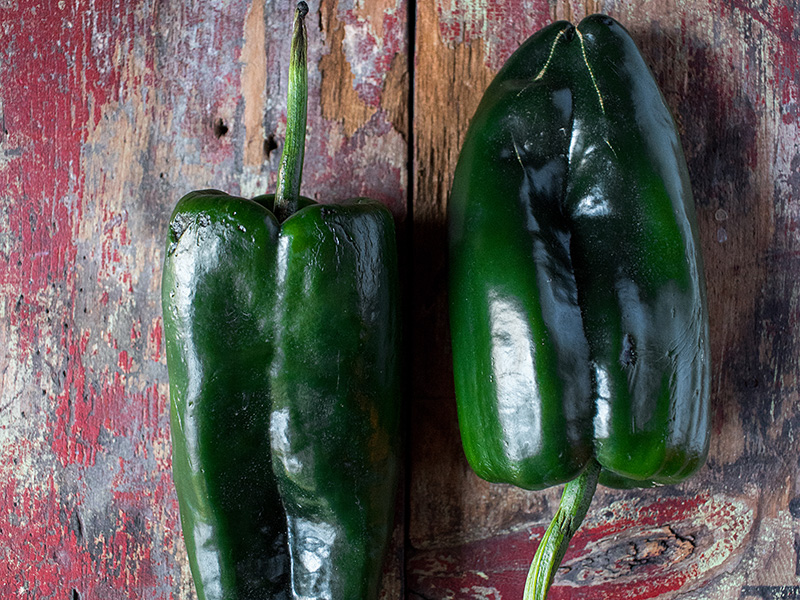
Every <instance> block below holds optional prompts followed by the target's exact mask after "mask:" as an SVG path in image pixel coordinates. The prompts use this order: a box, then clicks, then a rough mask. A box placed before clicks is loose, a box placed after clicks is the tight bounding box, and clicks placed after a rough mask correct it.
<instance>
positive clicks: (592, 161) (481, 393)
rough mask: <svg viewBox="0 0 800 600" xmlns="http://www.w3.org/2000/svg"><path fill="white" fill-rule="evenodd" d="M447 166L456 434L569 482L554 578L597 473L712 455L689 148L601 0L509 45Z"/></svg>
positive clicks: (498, 463) (531, 474)
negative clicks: (593, 11)
mask: <svg viewBox="0 0 800 600" xmlns="http://www.w3.org/2000/svg"><path fill="white" fill-rule="evenodd" d="M454 177H455V178H454V183H453V188H452V196H451V199H450V202H449V205H448V211H449V244H450V262H449V269H450V275H449V277H450V282H449V285H450V315H451V316H450V320H451V331H452V343H453V362H454V376H455V390H456V398H457V403H458V418H459V427H460V430H461V436H462V442H463V446H464V451H465V454H466V456H467V459H468V461H469V463H470V465H471V466H472V468H473V469H474V470H475V472H476V473H477V474H478V475H479V476H481V477H483V478H484V479H487V480H488V481H491V482H503V483H510V484H514V485H516V486H519V487H522V488H526V489H532V490H536V489H542V488H546V487H549V486H552V485H556V484H560V483H565V482H570V483H568V484H567V486H566V488H565V491H564V496H563V498H562V503H561V506H560V508H559V511H558V512H557V514H556V518H555V519H554V521H553V524H552V525H551V526H550V529H548V531H547V533H546V534H545V538H544V541H543V542H542V543H541V544H540V545H539V549H538V551H537V555H536V557H535V558H534V561H533V565H532V568H531V572H530V574H529V579H528V585H527V586H526V598H531V597H536V598H544V596H545V595H546V593H547V589H548V587H549V585H550V583H551V581H552V576H553V573H554V572H555V569H556V568H557V566H558V564H559V563H560V561H561V559H562V558H563V553H564V551H565V550H566V547H567V544H568V543H569V539H570V537H571V536H572V535H573V534H574V532H575V530H576V529H577V528H578V526H579V524H580V521H581V520H582V519H583V517H584V515H585V513H586V510H587V508H588V505H589V503H590V502H591V498H592V495H593V493H594V490H595V486H596V485H597V482H598V478H599V481H600V483H603V484H605V485H609V486H612V487H645V486H653V485H660V484H671V483H676V482H679V481H681V480H683V479H684V478H685V477H687V476H688V475H690V474H691V473H693V472H694V471H696V470H697V469H698V468H699V467H700V466H701V465H702V464H703V463H704V462H705V458H706V455H707V452H708V443H709V371H710V367H709V347H708V316H707V315H708V311H707V304H706V292H705V282H704V276H703V267H702V262H701V256H700V247H699V242H698V232H697V223H696V216H695V210H694V204H693V200H692V193H691V189H690V185H689V177H688V173H687V168H686V162H685V159H684V156H683V152H682V149H681V144H680V140H679V138H678V134H677V131H676V127H675V123H674V121H673V118H672V116H671V114H670V111H669V109H668V108H667V106H666V104H665V102H664V99H663V97H662V95H661V93H660V92H659V89H658V86H657V84H656V82H655V80H654V78H653V76H652V74H651V73H650V70H649V69H648V67H647V65H646V64H645V61H644V60H643V58H642V56H641V55H640V53H639V51H638V50H637V48H636V45H635V44H634V42H633V40H632V39H631V37H630V35H629V34H628V33H627V31H626V30H625V29H624V28H623V27H622V26H621V25H620V24H619V23H617V22H616V21H614V20H613V19H611V18H610V17H607V16H603V15H594V16H591V17H588V18H586V19H584V20H583V21H582V22H581V23H580V25H579V26H578V27H574V26H573V25H571V24H570V23H567V22H557V23H554V24H552V25H550V26H548V27H545V28H544V29H542V30H541V31H539V32H538V33H536V34H534V35H533V36H532V37H531V38H529V39H528V40H527V41H526V42H525V43H524V44H523V45H522V46H521V47H520V48H519V49H518V50H517V51H516V52H515V53H514V54H513V55H512V56H511V57H510V58H509V59H508V61H507V62H506V64H505V65H504V66H503V68H502V69H501V70H500V72H499V73H498V74H497V76H496V77H495V79H494V81H493V82H492V83H491V85H490V86H489V88H488V89H487V90H486V93H485V95H484V97H483V99H482V101H481V103H480V105H479V107H478V109H477V111H476V113H475V116H474V118H473V120H472V122H471V123H470V127H469V130H468V132H467V135H466V140H465V142H464V146H463V149H462V151H461V154H460V157H459V162H458V166H457V168H456V172H455V176H454Z"/></svg>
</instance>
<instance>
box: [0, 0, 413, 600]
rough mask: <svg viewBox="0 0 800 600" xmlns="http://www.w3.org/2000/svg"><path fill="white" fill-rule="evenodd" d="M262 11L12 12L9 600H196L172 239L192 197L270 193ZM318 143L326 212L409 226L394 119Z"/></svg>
mask: <svg viewBox="0 0 800 600" xmlns="http://www.w3.org/2000/svg"><path fill="white" fill-rule="evenodd" d="M23 4H24V5H23ZM261 9H263V6H262V7H257V6H255V5H254V6H252V7H251V6H250V3H249V2H245V1H244V0H242V1H237V0H230V1H226V2H223V3H219V2H199V3H195V4H192V5H191V6H189V5H186V6H182V5H181V4H179V3H171V4H167V5H163V4H162V5H158V6H157V7H154V6H153V5H152V4H151V3H146V2H131V3H128V4H125V5H124V6H122V7H120V5H119V3H116V2H112V1H111V0H91V1H87V2H84V1H83V0H81V1H79V2H74V3H60V4H59V8H57V9H56V8H54V9H53V10H50V9H48V10H44V9H43V7H40V6H38V4H36V5H34V3H19V4H17V3H0V31H2V35H3V40H4V44H3V47H2V48H0V125H2V127H0V347H2V348H3V351H2V353H0V487H2V488H3V491H4V492H5V494H3V498H4V500H3V501H2V502H0V548H2V550H0V563H2V566H0V595H2V596H3V597H9V598H11V597H13V598H26V599H27V598H30V599H35V600H47V599H49V598H67V597H69V598H104V599H110V600H117V599H120V600H121V599H124V598H152V599H154V600H162V599H163V600H167V599H170V600H171V599H177V598H185V599H187V600H188V599H189V598H192V597H194V592H193V586H192V583H191V576H190V574H189V569H188V562H187V560H186V555H185V549H184V546H183V542H182V539H181V535H180V526H179V520H178V510H177V502H176V498H175V494H174V488H173V484H172V478H171V472H170V453H171V445H170V440H169V427H168V385H167V376H166V375H167V374H166V365H165V359H164V349H163V343H164V342H163V335H164V332H163V322H162V319H161V314H160V312H161V311H160V301H159V298H160V291H159V288H160V274H161V261H162V258H163V237H162V236H163V232H164V230H165V226H166V221H167V218H168V216H169V213H170V211H171V210H172V207H173V205H174V203H175V202H176V201H177V199H178V198H179V197H180V196H181V195H183V194H184V193H185V192H187V191H189V190H191V189H197V188H203V187H209V186H211V185H213V186H215V187H220V188H223V189H227V190H229V191H231V192H234V193H237V192H238V191H239V190H240V189H241V184H242V182H243V181H245V180H246V178H247V177H248V175H247V173H248V172H249V173H251V174H252V173H256V176H257V177H260V178H262V180H266V179H267V178H268V177H269V175H270V173H271V168H272V167H271V164H270V162H269V160H268V159H267V160H262V158H263V141H264V137H265V126H267V125H269V126H270V129H271V133H275V132H276V129H275V127H274V123H275V121H270V117H271V116H272V115H271V114H270V113H269V106H268V105H269V102H268V100H267V98H265V96H264V93H263V90H264V87H265V85H266V82H267V81H268V80H269V77H270V76H273V74H274V73H276V72H284V71H285V66H286V62H287V61H286V60H285V59H283V58H277V57H276V56H275V53H276V52H277V50H278V45H277V44H276V43H275V40H277V39H281V40H283V39H285V38H286V37H287V36H285V35H283V34H281V36H280V38H279V37H278V35H277V34H276V32H275V31H274V30H272V29H270V30H267V29H266V27H265V26H268V25H270V24H274V22H273V23H271V22H270V19H271V13H270V15H268V14H267V13H266V12H265V11H263V10H261ZM248 11H249V12H248ZM259 11H260V12H259ZM400 16H401V17H402V16H403V15H400ZM371 18H374V17H371ZM286 20H287V21H289V22H290V20H291V11H287V17H286ZM401 21H402V18H401V19H400V20H399V22H400V25H395V26H393V27H395V28H397V27H400V28H402V23H401ZM387 23H388V21H387ZM385 29H386V27H385ZM259 36H260V38H261V39H260V40H259ZM6 41H8V43H6ZM320 48H321V46H320V44H319V43H317V46H316V50H315V52H316V54H312V56H313V57H314V59H315V60H318V56H319V50H320ZM402 51H405V49H404V47H403V48H402ZM268 53H272V56H269V55H268ZM287 56H288V54H287ZM259 61H260V62H259ZM387 70H388V66H387ZM258 77H262V81H263V82H265V85H262V83H261V82H259V81H251V79H257V78H258ZM316 77H317V83H318V80H319V76H318V74H317V76H316ZM243 79H246V80H247V84H248V85H246V86H245V85H243V84H242V80H243ZM375 80H376V81H382V80H381V79H380V77H378V76H377V75H376V79H375ZM273 81H274V79H273ZM242 91H244V92H245V93H244V94H242ZM267 91H268V92H271V91H272V90H269V89H267ZM281 95H283V94H281ZM318 104H319V103H318V94H317V102H316V104H314V99H313V98H312V106H316V107H317V108H316V110H317V111H318V110H319V109H318ZM265 110H266V111H267V115H266V116H265ZM322 123H323V121H322V119H321V118H320V117H319V116H318V113H317V115H314V116H312V119H311V123H310V125H311V129H312V131H311V134H310V136H309V138H310V139H312V140H314V141H313V144H315V147H316V148H317V150H319V148H323V149H326V151H325V153H324V154H323V159H322V160H320V161H319V162H317V163H314V162H313V161H310V162H311V163H312V165H313V167H314V170H315V177H314V178H313V179H312V178H309V179H311V180H312V181H311V184H310V185H309V188H310V189H311V192H312V193H314V192H315V189H314V186H316V191H319V190H320V189H325V190H326V193H327V195H328V196H330V197H332V198H336V197H341V196H344V195H351V194H350V192H351V191H353V189H356V190H358V191H361V190H362V189H363V190H365V191H370V192H372V191H376V192H377V194H376V195H378V196H379V197H381V199H384V200H385V201H387V203H390V204H392V205H393V208H394V209H395V211H396V212H397V214H398V215H402V211H403V206H404V194H405V191H404V187H403V186H404V181H405V173H404V168H403V165H404V161H405V157H406V150H405V146H404V142H403V140H402V136H401V134H400V133H398V132H395V131H394V130H393V128H392V125H391V124H390V123H388V122H386V121H385V119H383V120H381V121H380V122H375V123H374V124H372V126H371V128H370V127H369V126H368V127H367V128H364V130H362V131H360V132H359V133H358V135H356V136H353V137H352V138H348V139H344V138H341V136H340V134H336V132H334V133H333V134H331V135H329V134H328V132H327V127H325V126H324V125H322ZM219 124H221V125H219ZM337 135H339V137H337ZM329 144H334V147H335V148H338V150H332V151H331V154H336V157H335V159H333V158H327V157H326V155H327V147H328V145H329ZM253 148H255V151H254V150H253ZM256 151H257V152H256ZM258 153H262V154H261V155H260V156H257V154H258ZM343 153H348V155H347V156H342V154H343ZM377 154H379V156H378V160H376V155H377ZM337 161H338V163H345V164H347V165H348V168H347V169H346V172H347V182H346V185H347V186H350V188H349V189H346V190H345V191H337V188H336V185H335V181H334V179H333V175H336V173H335V172H334V173H331V171H330V170H329V169H330V168H331V167H330V166H331V165H335V164H337ZM358 178H363V179H361V180H359V179H358ZM332 181H334V183H331V182H332ZM321 182H322V183H321ZM399 539H402V536H401V537H400V538H399ZM397 568H398V567H397V565H396V563H395V566H394V571H392V573H396V572H397ZM386 585H387V589H393V588H396V587H398V586H399V583H398V576H397V575H396V574H393V575H390V576H388V577H387V584H386Z"/></svg>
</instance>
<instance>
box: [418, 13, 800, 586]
mask: <svg viewBox="0 0 800 600" xmlns="http://www.w3.org/2000/svg"><path fill="white" fill-rule="evenodd" d="M593 12H606V13H608V14H610V15H611V16H613V17H615V18H617V19H619V20H620V21H621V22H623V23H624V24H625V25H626V27H627V28H628V29H629V31H630V32H631V34H632V35H633V37H634V38H635V40H636V41H637V43H638V44H639V46H640V48H641V49H642V51H643V53H644V55H645V57H646V59H647V60H648V63H649V64H650V66H651V68H652V69H653V71H654V73H655V75H656V77H657V79H658V81H659V83H660V85H661V86H662V89H663V92H664V95H665V97H666V98H667V102H668V103H669V105H670V107H671V108H672V110H673V112H674V113H675V115H676V119H677V121H678V124H679V127H680V130H681V134H682V136H683V144H684V148H685V150H686V154H687V158H688V161H689V168H690V172H691V177H692V181H693V184H694V189H695V196H696V202H697V206H698V212H699V218H700V229H701V234H702V247H703V252H704V256H705V261H706V266H707V280H708V286H709V296H710V311H711V324H712V325H711V335H712V355H713V360H714V369H713V388H712V390H713V391H712V393H713V411H714V420H713V427H714V431H713V436H714V437H713V441H712V449H711V454H710V457H709V462H708V465H707V466H706V467H705V468H704V469H703V470H702V471H701V472H700V474H699V475H698V476H696V477H695V478H693V479H691V480H689V481H687V482H686V483H685V484H684V485H680V486H675V487H668V488H663V489H658V490H644V491H629V492H619V491H613V490H606V489H601V490H600V492H599V493H598V495H597V497H596V499H595V502H594V504H593V507H592V508H591V509H590V513H589V516H588V518H587V521H586V523H585V525H584V528H583V529H582V530H581V531H580V532H579V533H578V535H577V536H576V538H575V540H574V544H573V547H572V548H571V550H570V551H569V552H568V554H567V557H566V560H565V563H564V567H563V568H562V569H561V570H560V571H559V574H558V575H557V580H556V583H555V586H554V588H553V589H552V591H551V597H552V598H553V599H554V600H559V599H567V598H571V599H579V598H581V599H586V600H603V599H608V600H610V599H615V600H618V599H645V598H662V599H667V598H686V599H690V598H691V599H698V600H699V599H701V598H702V599H710V600H722V599H726V600H727V599H733V598H752V599H758V598H761V599H767V598H800V587H798V586H799V585H800V556H798V549H800V521H799V519H800V497H799V496H798V494H799V493H800V481H798V460H799V459H800V440H798V435H800V431H798V427H799V426H800V404H799V403H798V400H799V398H798V375H800V373H799V365H798V350H799V349H800V348H799V344H800V338H798V333H797V325H798V307H799V306H800V304H798V294H799V293H800V286H799V285H798V283H797V281H798V274H800V261H799V260H798V257H800V235H799V234H800V230H799V229H798V217H799V216H800V214H799V212H798V200H800V127H799V126H800V109H799V107H798V100H799V99H800V5H798V3H797V2H796V1H795V2H784V1H773V0H769V1H765V2H741V1H738V0H735V1H733V2H731V1H724V2H715V1H692V0H683V1H682V0H677V1H675V2H644V1H629V2H611V1H609V2H600V1H597V2H591V1H589V2H585V3H584V2H549V3H548V2H537V1H535V0H497V1H487V0H475V1H471V2H464V3H456V2H449V1H447V0H421V1H420V2H418V4H417V20H416V70H415V76H414V93H415V96H414V104H413V114H414V128H413V134H414V137H413V144H414V147H413V150H414V171H413V172H414V180H413V186H414V187H413V222H414V269H415V284H416V285H415V291H414V299H413V310H414V318H415V321H414V336H415V338H414V362H413V367H414V371H413V377H414V379H413V381H414V386H413V394H412V396H413V404H412V415H411V423H412V429H411V430H410V444H409V447H410V452H411V469H410V473H411V477H410V491H409V498H410V514H409V531H408V539H409V547H408V548H407V554H408V559H407V572H406V582H407V589H408V597H409V598H411V599H413V600H428V599H430V600H439V599H443V598H455V599H464V600H466V599H473V598H482V599H492V600H499V599H501V598H502V599H508V598H520V597H521V595H522V589H523V584H524V580H525V575H526V573H527V569H528V564H529V561H530V558H531V556H532V554H533V551H534V549H535V547H536V546H537V544H538V542H539V540H540V539H541V536H542V534H543V532H544V529H545V527H546V525H547V523H548V522H549V519H550V517H551V516H552V514H553V511H554V509H555V506H556V505H557V502H558V497H559V495H560V489H551V490H548V491H546V492H542V493H529V492H524V491H521V490H516V489H513V488H510V487H507V486H498V485H490V484H487V483H485V482H482V481H481V480H479V479H478V478H477V477H476V476H475V475H474V474H472V473H471V472H470V470H469V468H468V466H467V465H466V462H465V459H464V457H463V454H462V452H461V450H460V448H459V446H458V443H459V442H458V430H457V423H456V416H455V406H454V402H453V389H452V384H451V379H450V367H449V364H450V355H449V351H448V325H447V310H446V260H445V250H446V246H445V225H444V223H445V210H446V204H447V195H448V189H449V186H450V184H451V179H452V174H453V170H454V168H455V163H456V160H457V156H458V149H459V147H460V143H461V141H462V139H463V136H464V133H465V130H466V126H467V124H468V120H469V118H470V116H471V114H472V113H473V111H474V110H475V107H476V106H477V103H478V101H479V99H480V97H481V94H482V92H483V90H484V89H485V87H486V85H487V83H488V82H489V81H490V79H491V77H492V75H493V74H494V73H495V72H496V71H497V69H499V68H500V66H501V65H502V64H503V62H504V60H505V59H506V58H507V57H508V56H509V55H510V54H511V52H512V51H513V50H514V49H515V48H516V47H517V45H518V44H519V43H520V42H521V41H522V40H523V39H525V38H526V37H527V36H528V35H530V33H531V32H533V31H534V30H536V29H538V28H539V27H541V26H543V25H545V24H548V23H550V22H552V20H555V19H561V18H564V19H569V20H572V21H573V22H577V21H579V20H580V19H581V18H583V17H584V16H586V15H587V14H591V13H593Z"/></svg>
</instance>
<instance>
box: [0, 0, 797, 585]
mask: <svg viewBox="0 0 800 600" xmlns="http://www.w3.org/2000/svg"><path fill="white" fill-rule="evenodd" d="M310 7H311V14H310V18H309V25H310V27H309V33H310V38H311V42H310V44H311V46H310V53H309V56H310V64H309V67H310V76H309V78H310V86H311V96H310V102H309V113H310V116H309V129H308V146H307V154H306V156H307V158H306V166H305V180H304V193H305V194H307V195H310V196H313V197H315V198H318V199H320V200H324V201H335V200H341V199H344V198H347V197H350V196H354V195H364V196H371V197H374V198H377V199H379V200H381V201H383V202H385V203H386V204H387V205H388V206H389V207H390V208H391V210H392V211H393V212H394V214H395V216H396V217H397V219H398V222H399V224H400V232H401V233H400V241H401V252H402V257H403V264H404V269H405V274H406V276H405V289H406V292H407V293H406V299H407V303H406V304H407V309H406V317H407V320H408V331H407V340H408V343H409V352H408V358H409V359H408V361H407V367H408V378H409V385H408V389H407V392H408V394H407V398H406V401H407V402H406V407H407V421H408V430H407V436H406V449H407V452H406V456H407V461H406V468H405V471H406V485H405V486H404V489H403V492H404V493H403V495H402V500H401V501H400V502H399V506H401V507H402V510H400V511H399V513H398V526H397V528H396V541H395V545H394V551H393V552H392V554H391V556H390V558H389V560H388V563H387V569H386V576H385V578H384V597H385V598H386V599H390V598H391V599H396V598H400V597H401V596H403V595H405V597H407V598H410V599H413V600H444V599H449V598H457V599H473V598H474V599H478V598H481V599H492V600H500V599H504V600H508V599H518V598H521V590H522V585H523V582H524V578H525V573H526V570H527V566H528V561H529V560H530V557H531V556H532V553H533V550H534V548H535V547H536V545H537V543H538V540H539V539H540V537H541V534H542V532H543V530H544V527H545V526H546V523H547V522H548V521H549V518H550V516H551V515H552V512H553V510H554V507H555V505H556V503H557V500H558V495H559V492H560V490H559V489H551V490H548V491H545V492H539V493H532V492H524V491H521V490H516V489H513V488H510V487H506V486H501V485H490V484H487V483H485V482H482V481H481V480H479V479H478V478H477V477H476V476H474V475H473V474H472V473H471V471H470V470H469V468H468V467H467V465H466V462H465V460H464V458H463V454H462V452H461V448H460V442H459V438H458V430H457V425H456V419H455V405H454V400H453V389H452V383H451V375H452V373H451V368H450V355H449V338H448V335H449V334H448V325H447V311H446V286H445V272H446V260H445V207H446V204H447V197H448V190H449V187H450V183H451V178H452V173H453V169H454V166H455V162H456V158H457V156H458V150H459V147H460V143H461V140H462V139H463V135H464V132H465V129H466V127H467V124H468V122H469V119H470V117H471V115H472V113H473V111H474V109H475V107H476V105H477V102H478V100H479V98H480V96H481V94H482V92H483V90H484V89H485V87H486V85H487V84H488V82H489V81H490V79H491V77H492V75H493V74H494V73H495V72H496V71H497V69H498V68H499V67H500V66H501V65H502V63H503V61H504V60H505V58H506V57H508V55H509V54H510V53H511V52H512V51H513V50H514V49H515V48H516V46H517V45H518V44H519V43H520V42H521V41H522V40H523V39H525V38H526V37H527V36H528V35H530V34H531V33H532V32H533V31H535V30H536V29H538V28H539V27H541V26H543V25H545V24H547V23H549V22H551V21H552V20H554V19H559V18H566V19H571V20H573V21H577V20H579V19H580V18H582V17H583V16H585V15H586V14H589V13H591V12H598V11H603V12H607V13H608V14H610V15H612V16H614V17H615V18H617V19H619V20H620V21H622V22H623V23H624V24H625V25H626V26H627V27H628V29H629V30H630V32H631V33H632V35H633V37H634V38H635V39H636V41H637V42H638V44H639V46H640V48H641V49H642V51H643V53H644V55H645V57H646V58H647V60H648V62H649V64H650V65H651V67H652V69H653V71H654V72H655V74H656V77H657V79H658V81H659V82H660V84H661V86H662V89H663V91H664V94H665V96H666V98H667V101H668V103H669V104H670V106H671V108H672V110H673V111H674V113H675V116H676V119H677V121H678V124H679V127H680V130H681V133H682V136H683V144H684V148H685V150H686V154H687V158H688V161H689V168H690V172H691V176H692V180H693V183H694V189H695V194H696V201H697V207H698V212H699V218H700V229H701V234H702V246H703V252H704V256H705V261H706V266H707V280H708V286H709V294H710V310H711V324H712V325H711V333H712V345H713V360H714V369H713V386H712V389H713V400H712V402H713V415H714V418H713V427H714V430H713V439H712V447H711V454H710V457H709V461H708V464H707V466H706V467H704V468H703V470H702V471H701V472H700V474H699V475H698V476H696V477H694V478H692V479H691V480H689V481H688V482H686V483H685V484H683V485H680V486H675V487H667V488H661V489H654V490H640V491H627V492H622V491H613V490H607V489H601V490H600V491H599V492H598V495H597V497H596V499H595V503H594V505H593V507H592V509H591V511H590V514H589V517H588V518H587V521H586V523H585V525H584V528H583V529H582V530H581V532H580V533H579V534H578V535H577V536H576V538H575V540H574V544H573V547H572V549H571V551H570V552H569V553H568V555H567V557H566V560H565V562H564V565H563V567H562V569H561V570H560V571H559V575H558V579H557V581H556V585H555V587H554V588H553V591H552V594H551V598H552V599H553V600H559V599H567V598H570V599H586V600H590V599H591V600H597V599H611V598H614V599H630V600H633V599H645V598H660V599H668V598H670V599H671V598H682V599H697V600H699V599H707V600H722V599H733V598H743V599H762V600H767V599H778V598H800V482H799V481H798V472H800V464H799V461H800V404H799V401H800V398H799V397H798V374H799V373H800V364H799V363H798V358H800V337H798V335H797V333H796V326H797V321H798V315H799V311H800V283H798V279H799V278H798V275H800V127H799V126H800V105H799V103H800V3H798V1H797V0H764V1H763V2H755V1H754V0H753V1H751V2H747V1H743V0H725V1H722V2H720V1H716V0H680V1H675V2H667V1H665V2H644V1H642V0H638V1H630V2H620V1H608V2H600V1H595V2H593V1H587V2H584V3H580V2H564V1H555V0H551V1H550V2H545V1H543V0H498V1H492V0H472V1H471V2H468V1H464V2H457V1H456V0H420V1H419V2H417V3H414V2H413V0H409V1H405V0H364V1H360V2H358V1H356V0H340V1H338V2H337V1H336V0H313V1H312V2H310ZM292 9H293V4H292V3H291V2H287V1H282V2H277V1H273V0H267V2H266V3H254V4H252V5H251V4H250V3H249V2H247V1H246V0H218V1H216V2H211V1H208V0H192V1H191V2H189V1H186V2H166V1H161V2H152V1H151V2H147V1H145V0H130V1H124V2H121V1H119V0H117V1H116V2H111V1H110V0H60V1H56V0H49V1H48V2H35V1H33V0H29V1H26V0H0V597H2V598H25V599H28V598H30V599H36V600H44V599H50V598H53V599H56V598H58V599H66V600H87V599H95V598H97V599H101V600H106V599H109V600H116V599H138V598H147V599H153V600H162V599H163V600H167V599H176V600H177V599H180V600H188V599H190V598H193V597H194V591H193V586H192V583H191V577H190V574H189V570H188V566H187V561H186V553H185V549H184V546H183V541H182V538H181V534H180V529H179V522H178V509H177V503H176V498H175V491H174V488H173V484H172V479H171V474H170V440H169V427H168V383H167V371H166V364H165V359H164V341H163V322H162V318H161V309H160V302H159V284H160V275H161V263H162V260H163V256H164V236H165V230H166V223H167V220H168V218H169V214H170V211H171V210H172V207H173V205H174V203H175V202H176V201H177V199H178V198H179V197H180V196H181V195H182V194H184V193H185V192H187V191H189V190H192V189H198V188H204V187H217V188H222V189H225V190H228V191H230V192H234V193H240V194H243V195H254V194H256V193H259V192H261V191H264V190H266V189H271V188H272V187H273V186H274V182H275V175H276V171H277V166H278V157H279V154H280V149H281V148H282V145H283V137H284V132H285V118H286V117H285V93H286V82H287V75H286V67H287V62H288V61H287V59H288V47H289V36H288V33H287V32H288V30H289V24H290V20H291V16H292Z"/></svg>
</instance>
